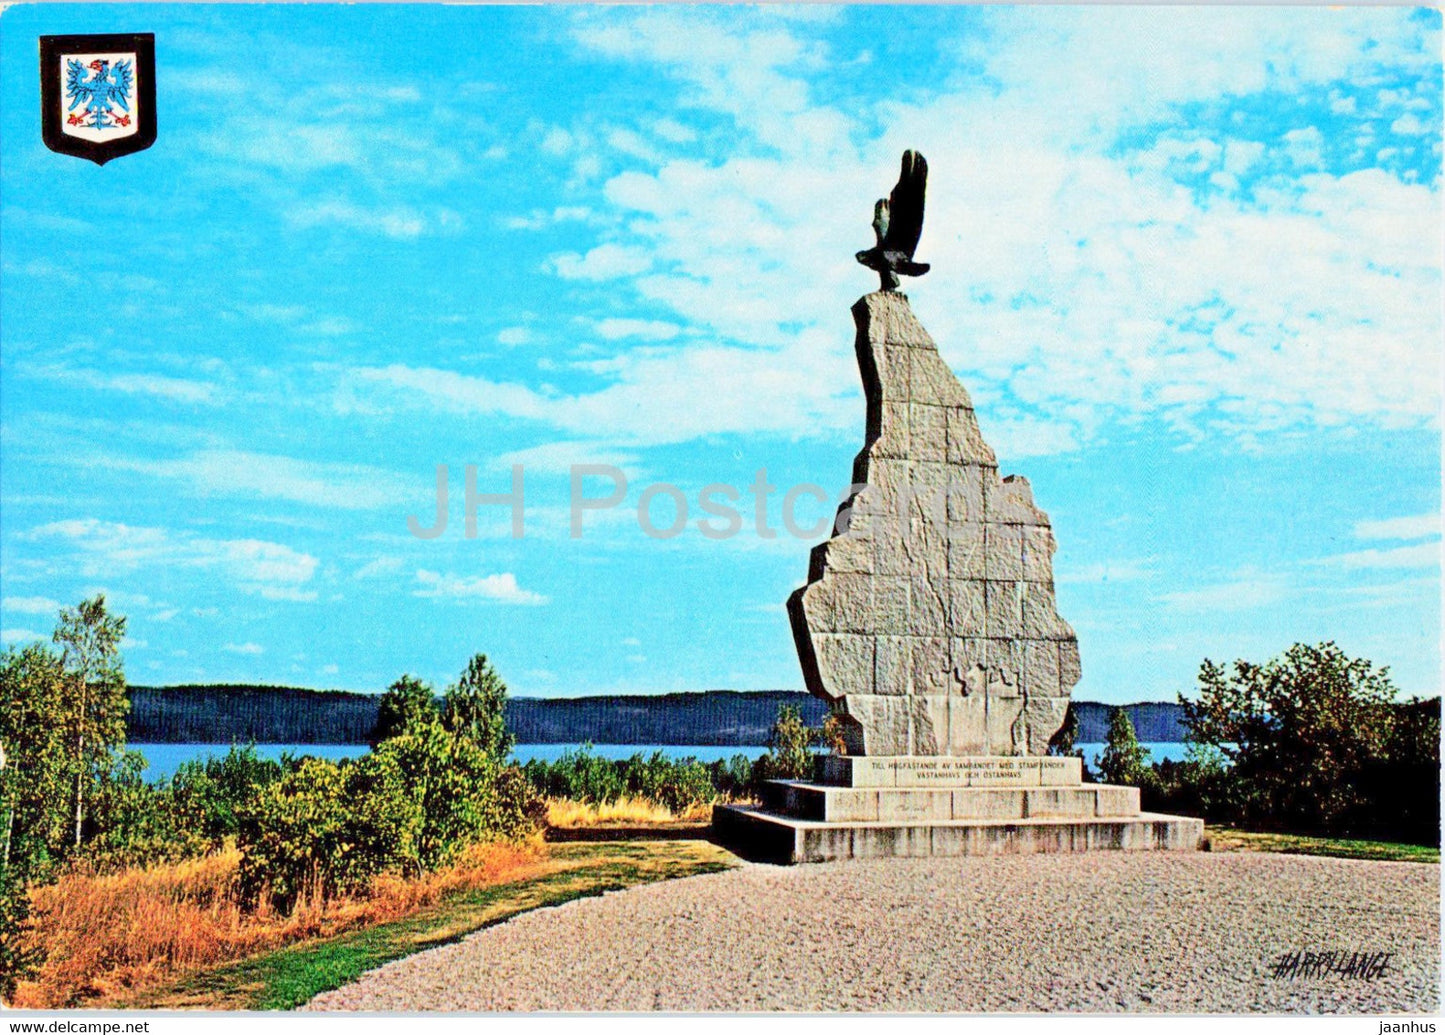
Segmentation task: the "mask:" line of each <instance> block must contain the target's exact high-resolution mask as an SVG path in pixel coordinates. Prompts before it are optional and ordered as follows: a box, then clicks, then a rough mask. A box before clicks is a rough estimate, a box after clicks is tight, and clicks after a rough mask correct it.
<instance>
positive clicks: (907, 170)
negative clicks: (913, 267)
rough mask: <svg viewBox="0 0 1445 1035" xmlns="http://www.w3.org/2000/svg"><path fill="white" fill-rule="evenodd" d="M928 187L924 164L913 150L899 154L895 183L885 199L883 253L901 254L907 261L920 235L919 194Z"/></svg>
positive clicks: (921, 226) (920, 212) (920, 199)
mask: <svg viewBox="0 0 1445 1035" xmlns="http://www.w3.org/2000/svg"><path fill="white" fill-rule="evenodd" d="M927 184H928V163H927V162H926V161H924V160H923V156H922V155H921V154H919V153H918V152H917V151H905V152H903V167H902V169H901V170H899V173H898V183H897V185H896V186H895V187H894V188H893V193H892V194H890V195H889V196H888V230H887V232H886V233H885V234H884V237H883V250H884V251H885V252H902V253H903V254H904V255H907V256H908V257H909V258H910V259H911V258H913V252H914V249H916V248H917V247H918V238H919V235H921V234H922V233H923V192H924V188H925V187H926V186H927Z"/></svg>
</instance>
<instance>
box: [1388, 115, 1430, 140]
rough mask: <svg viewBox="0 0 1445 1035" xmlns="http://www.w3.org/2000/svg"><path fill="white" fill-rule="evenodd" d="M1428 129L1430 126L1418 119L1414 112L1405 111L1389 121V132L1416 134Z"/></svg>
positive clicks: (1425, 131)
mask: <svg viewBox="0 0 1445 1035" xmlns="http://www.w3.org/2000/svg"><path fill="white" fill-rule="evenodd" d="M1429 130H1430V127H1429V126H1427V125H1426V124H1425V123H1424V122H1422V121H1420V119H1419V118H1418V117H1417V116H1416V115H1415V114H1414V112H1406V113H1405V114H1404V115H1401V116H1400V117H1399V118H1398V119H1396V120H1395V121H1394V122H1392V123H1390V132H1391V133H1403V134H1405V135H1407V136H1418V135H1420V134H1423V133H1427V132H1429Z"/></svg>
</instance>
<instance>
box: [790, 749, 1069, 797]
mask: <svg viewBox="0 0 1445 1035" xmlns="http://www.w3.org/2000/svg"><path fill="white" fill-rule="evenodd" d="M1082 766H1083V763H1082V761H1081V760H1080V759H1078V758H1072V757H1063V758H1058V757H1053V756H1047V755H1045V756H1036V755H1035V756H1027V755H1026V756H999V755H983V756H957V757H955V756H948V755H863V756H848V755H825V756H823V757H822V758H820V759H818V761H817V768H816V773H815V775H816V782H818V783H820V784H829V785H833V786H839V787H896V788H917V787H928V788H940V789H942V788H963V787H1077V786H1079V785H1080V784H1082V783H1083V770H1082Z"/></svg>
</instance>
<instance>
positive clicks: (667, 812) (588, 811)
mask: <svg viewBox="0 0 1445 1035" xmlns="http://www.w3.org/2000/svg"><path fill="white" fill-rule="evenodd" d="M711 814H712V806H711V805H699V806H697V807H696V808H692V809H688V810H687V811H686V812H684V813H683V814H682V815H678V814H677V813H675V812H673V811H672V810H671V809H666V808H663V807H662V806H661V805H657V804H654V803H653V802H650V801H647V800H646V799H644V798H618V799H617V800H616V801H614V802H609V803H607V804H604V805H594V804H591V803H586V802H580V801H572V800H571V799H569V798H550V799H548V801H547V825H548V826H549V827H555V828H559V829H575V828H578V827H606V826H662V825H664V824H669V823H678V822H683V823H697V822H706V821H707V820H708V818H709V817H710V816H711Z"/></svg>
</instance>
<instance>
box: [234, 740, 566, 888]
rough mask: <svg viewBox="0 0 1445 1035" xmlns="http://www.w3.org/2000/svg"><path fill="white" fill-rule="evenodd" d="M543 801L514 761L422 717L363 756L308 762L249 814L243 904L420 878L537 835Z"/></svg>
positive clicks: (243, 829)
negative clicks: (490, 847) (467, 853)
mask: <svg viewBox="0 0 1445 1035" xmlns="http://www.w3.org/2000/svg"><path fill="white" fill-rule="evenodd" d="M542 812H543V805H542V803H541V801H540V799H538V798H537V796H536V795H535V794H534V793H533V792H532V790H531V787H530V785H529V784H528V783H527V781H526V780H525V779H524V778H523V777H522V776H521V774H520V773H519V772H518V771H517V769H516V767H514V766H511V767H509V766H501V765H498V764H497V762H496V761H495V760H494V759H493V758H492V757H491V756H489V755H488V754H487V753H486V752H485V751H484V750H483V749H482V748H481V747H479V746H478V745H477V744H476V743H475V742H473V741H472V740H470V739H468V738H466V737H464V736H458V735H456V734H453V733H451V732H448V731H447V730H446V729H445V728H444V727H443V726H442V724H441V721H440V719H439V718H436V717H427V716H426V715H424V714H419V715H417V716H415V717H414V721H412V722H411V723H410V724H408V725H407V726H405V727H403V728H402V729H401V730H400V732H397V733H396V734H395V735H394V736H390V737H388V738H387V739H385V740H383V741H382V742H381V743H380V744H378V745H377V747H376V749H375V750H374V751H372V752H370V753H369V754H367V755H363V756H362V757H361V758H358V759H355V760H345V761H342V762H340V763H335V762H329V761H326V760H323V759H316V758H306V759H301V760H299V761H298V762H296V763H294V764H293V765H292V766H291V767H290V768H288V770H287V771H286V772H285V774H284V775H283V776H282V777H281V778H280V779H278V780H276V781H275V782H273V783H270V784H268V785H266V786H265V787H263V788H262V789H261V793H260V795H259V797H258V798H257V799H256V800H255V802H254V803H253V804H252V805H250V806H248V807H246V808H243V809H242V810H241V812H240V814H239V823H238V826H239V833H238V839H237V842H238V844H239V846H240V848H241V851H242V858H241V877H240V882H241V890H242V895H243V899H244V900H245V901H246V902H247V903H248V904H254V903H256V902H257V901H258V900H259V896H260V895H262V894H263V893H264V894H269V896H270V899H271V903H272V905H273V907H274V908H276V909H278V910H280V911H281V912H289V911H290V910H292V909H293V908H295V906H296V904H297V903H298V902H300V901H308V900H309V901H321V902H325V901H328V900H330V899H333V898H335V897H337V896H339V895H355V894H359V893H361V892H363V891H364V890H365V888H366V886H367V885H368V883H369V882H370V881H371V879H372V878H373V877H375V876H376V875H377V874H380V873H384V872H395V873H400V874H402V875H404V876H408V877H412V876H417V875H419V874H421V873H425V872H428V871H430V870H434V869H436V868H438V867H440V866H443V865H445V864H446V863H447V862H449V861H451V860H452V859H453V858H454V857H455V856H456V855H457V853H458V852H460V851H461V850H462V849H464V848H466V847H467V846H469V845H472V844H476V843H478V842H481V841H487V840H493V839H497V838H508V837H517V836H521V835H524V834H526V833H528V832H530V831H531V830H533V829H535V827H536V825H537V823H538V822H540V820H541V817H542Z"/></svg>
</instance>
